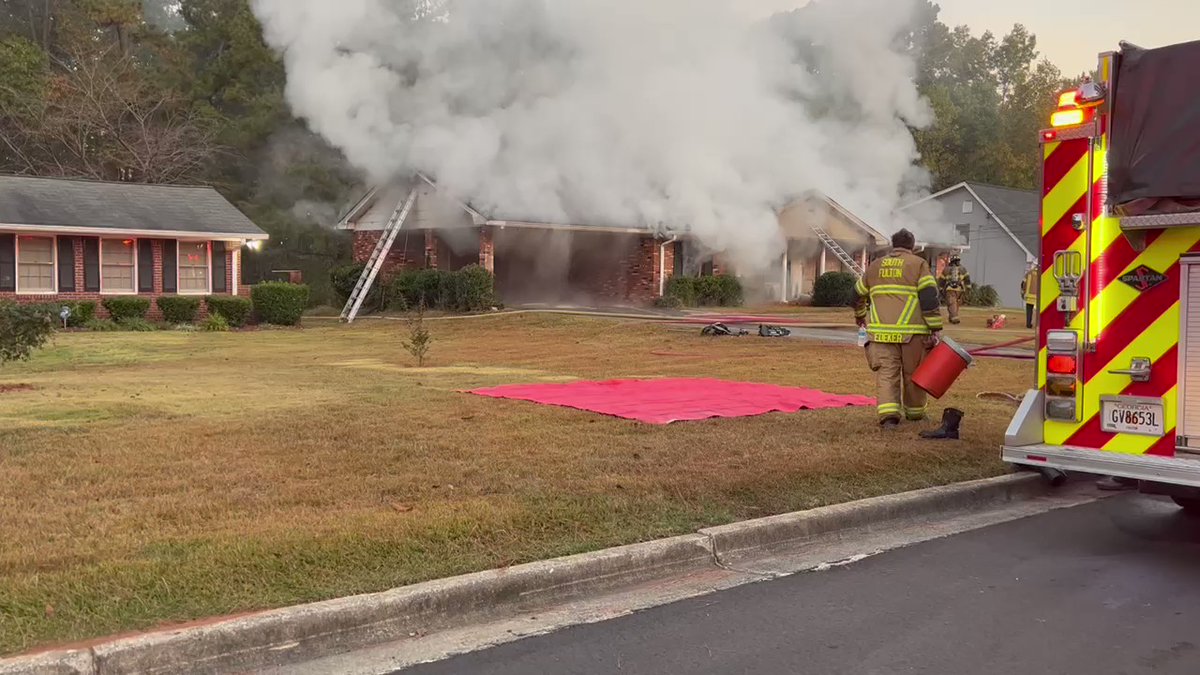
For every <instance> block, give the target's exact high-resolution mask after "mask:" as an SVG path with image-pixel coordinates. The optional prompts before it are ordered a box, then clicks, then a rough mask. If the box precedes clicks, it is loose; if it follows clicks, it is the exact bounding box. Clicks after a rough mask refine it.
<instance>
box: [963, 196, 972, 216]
mask: <svg viewBox="0 0 1200 675" xmlns="http://www.w3.org/2000/svg"><path fill="white" fill-rule="evenodd" d="M963 213H964V214H969V213H975V202H973V201H971V200H969V199H968V200H966V201H964V202H963Z"/></svg>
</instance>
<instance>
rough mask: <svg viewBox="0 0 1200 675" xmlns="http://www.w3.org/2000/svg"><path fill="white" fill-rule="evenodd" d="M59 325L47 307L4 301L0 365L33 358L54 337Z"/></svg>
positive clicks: (0, 316)
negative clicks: (34, 353) (55, 329)
mask: <svg viewBox="0 0 1200 675" xmlns="http://www.w3.org/2000/svg"><path fill="white" fill-rule="evenodd" d="M55 325H56V324H55V319H54V318H53V317H51V315H50V314H49V313H48V312H47V311H46V309H45V308H38V307H30V306H21V305H18V304H16V303H12V302H0V363H4V362H6V361H23V360H25V359H27V358H29V357H30V355H32V354H33V352H34V351H35V350H37V349H40V348H41V347H42V345H45V344H46V341H47V340H49V339H50V336H51V335H53V334H54V326H55Z"/></svg>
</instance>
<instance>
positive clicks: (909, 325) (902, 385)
mask: <svg viewBox="0 0 1200 675" xmlns="http://www.w3.org/2000/svg"><path fill="white" fill-rule="evenodd" d="M915 246H916V238H915V237H914V236H913V234H912V233H911V232H909V231H908V230H900V231H899V232H897V233H896V234H895V235H894V236H893V237H892V250H891V252H889V253H888V254H887V255H886V256H883V257H882V258H879V259H877V260H875V261H874V262H872V263H871V265H870V267H868V268H867V271H866V273H865V274H863V276H862V278H861V279H859V280H858V283H857V284H856V285H855V292H856V295H857V299H856V302H855V306H854V316H855V321H856V322H857V323H858V325H859V326H860V327H865V328H866V329H867V335H868V342H867V346H866V352H867V364H868V366H869V367H870V368H871V370H872V371H873V372H874V373H875V376H876V384H877V387H878V395H877V397H876V398H877V399H878V414H879V425H880V427H881V428H882V429H885V430H894V429H896V428H898V427H899V425H900V421H901V417H904V418H907V419H908V420H910V421H914V422H915V421H920V420H923V419H925V409H926V401H927V397H928V395H927V394H926V393H925V392H924V391H923V390H922V389H920V388H919V387H917V386H916V385H915V384H913V381H912V375H913V373H914V372H916V370H917V367H918V366H920V365H921V361H922V360H924V358H925V355H926V354H927V353H928V352H929V350H930V349H933V347H934V346H935V345H936V344H937V341H938V335H939V334H940V331H941V330H942V312H941V306H940V303H939V302H938V290H937V281H935V280H934V278H933V274H932V273H931V272H930V270H929V263H927V262H926V261H925V260H923V259H922V258H920V257H918V256H917V255H916V254H914V253H913V248H914V247H915Z"/></svg>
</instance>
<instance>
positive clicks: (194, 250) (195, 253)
mask: <svg viewBox="0 0 1200 675" xmlns="http://www.w3.org/2000/svg"><path fill="white" fill-rule="evenodd" d="M208 270H209V260H208V242H207V241H181V242H179V292H180V293H208V292H209V290H208V278H209V273H208Z"/></svg>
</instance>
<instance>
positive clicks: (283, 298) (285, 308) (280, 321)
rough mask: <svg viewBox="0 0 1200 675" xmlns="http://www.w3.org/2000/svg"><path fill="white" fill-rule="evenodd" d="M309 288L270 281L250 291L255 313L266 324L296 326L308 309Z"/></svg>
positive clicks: (302, 285)
mask: <svg viewBox="0 0 1200 675" xmlns="http://www.w3.org/2000/svg"><path fill="white" fill-rule="evenodd" d="M308 295H309V290H308V286H305V285H304V284H289V283H285V282H282V281H268V282H265V283H261V284H258V285H257V286H255V287H254V288H252V289H251V290H250V299H251V301H252V302H253V304H254V313H255V314H257V315H258V318H259V319H261V320H262V321H264V322H266V323H271V324H275V325H276V326H295V325H296V324H298V323H300V317H301V316H303V315H304V309H305V308H306V307H308Z"/></svg>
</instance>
